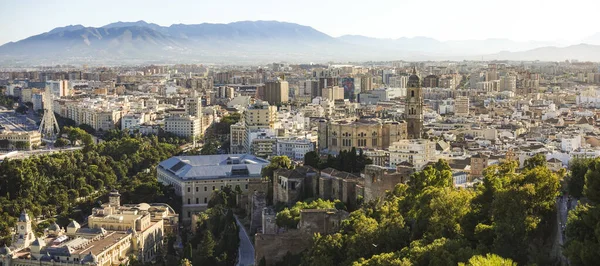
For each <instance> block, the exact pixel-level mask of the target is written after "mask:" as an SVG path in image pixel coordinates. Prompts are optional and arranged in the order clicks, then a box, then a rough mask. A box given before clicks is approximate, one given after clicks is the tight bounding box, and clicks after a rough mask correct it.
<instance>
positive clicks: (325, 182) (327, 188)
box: [319, 177, 332, 200]
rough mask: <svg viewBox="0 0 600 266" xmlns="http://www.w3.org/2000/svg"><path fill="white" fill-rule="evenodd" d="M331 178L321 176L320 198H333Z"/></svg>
mask: <svg viewBox="0 0 600 266" xmlns="http://www.w3.org/2000/svg"><path fill="white" fill-rule="evenodd" d="M331 183H332V182H331V178H324V177H321V178H319V198H322V199H327V200H328V199H331V198H332V195H331Z"/></svg>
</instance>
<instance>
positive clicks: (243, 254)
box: [235, 216, 254, 266]
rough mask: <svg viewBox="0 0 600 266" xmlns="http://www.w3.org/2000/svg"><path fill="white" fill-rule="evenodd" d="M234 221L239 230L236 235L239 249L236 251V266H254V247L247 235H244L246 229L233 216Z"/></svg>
mask: <svg viewBox="0 0 600 266" xmlns="http://www.w3.org/2000/svg"><path fill="white" fill-rule="evenodd" d="M235 221H236V222H237V224H238V227H239V228H240V230H238V234H239V236H240V247H239V249H238V263H237V265H238V266H249V265H254V245H252V242H251V241H250V238H249V237H248V234H247V233H246V229H245V228H244V225H243V224H242V223H240V220H238V218H237V216H235Z"/></svg>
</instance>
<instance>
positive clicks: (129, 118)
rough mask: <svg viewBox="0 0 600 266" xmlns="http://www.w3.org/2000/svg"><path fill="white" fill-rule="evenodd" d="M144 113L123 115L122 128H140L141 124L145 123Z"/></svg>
mask: <svg viewBox="0 0 600 266" xmlns="http://www.w3.org/2000/svg"><path fill="white" fill-rule="evenodd" d="M144 118H145V116H144V114H143V113H140V114H127V115H125V116H123V118H121V130H125V129H128V130H135V129H138V128H139V127H140V125H141V124H143V123H144V122H145V121H144Z"/></svg>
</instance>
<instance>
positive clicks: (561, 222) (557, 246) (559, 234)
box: [553, 196, 577, 265]
mask: <svg viewBox="0 0 600 266" xmlns="http://www.w3.org/2000/svg"><path fill="white" fill-rule="evenodd" d="M575 206H577V201H576V200H575V199H573V200H571V201H569V200H568V198H567V197H566V196H562V197H559V198H558V199H557V200H556V211H557V215H556V237H555V242H554V247H553V249H554V252H555V254H556V255H557V257H558V259H559V260H560V263H561V265H569V261H568V260H567V258H566V257H565V256H564V255H563V253H562V248H563V246H564V244H565V242H566V241H567V237H566V235H565V233H564V228H565V227H566V224H567V217H568V214H569V211H570V210H572V209H574V208H575Z"/></svg>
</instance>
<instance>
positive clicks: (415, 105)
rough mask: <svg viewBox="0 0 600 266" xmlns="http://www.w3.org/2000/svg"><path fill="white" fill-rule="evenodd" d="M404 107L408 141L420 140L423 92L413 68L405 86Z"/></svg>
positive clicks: (421, 134)
mask: <svg viewBox="0 0 600 266" xmlns="http://www.w3.org/2000/svg"><path fill="white" fill-rule="evenodd" d="M405 106H406V108H405V110H404V115H405V118H406V123H407V131H408V132H407V135H408V139H420V138H421V137H422V136H423V91H422V90H421V81H420V80H419V76H417V70H416V69H415V68H413V73H412V75H411V76H410V77H409V78H408V83H407V84H406V102H405Z"/></svg>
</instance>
